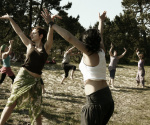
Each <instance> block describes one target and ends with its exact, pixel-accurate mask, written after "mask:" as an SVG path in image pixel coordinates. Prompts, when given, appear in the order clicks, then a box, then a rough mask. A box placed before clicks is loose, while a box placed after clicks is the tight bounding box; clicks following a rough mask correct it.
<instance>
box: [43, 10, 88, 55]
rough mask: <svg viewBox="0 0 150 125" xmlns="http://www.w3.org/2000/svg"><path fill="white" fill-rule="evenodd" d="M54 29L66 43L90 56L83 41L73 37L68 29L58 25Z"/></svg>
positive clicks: (53, 26) (54, 25)
mask: <svg viewBox="0 0 150 125" xmlns="http://www.w3.org/2000/svg"><path fill="white" fill-rule="evenodd" d="M49 15H50V13H49ZM43 18H44V17H43ZM51 21H52V20H51ZM52 28H53V29H54V30H55V31H56V32H57V33H58V34H59V35H60V36H62V37H63V38H64V39H65V40H66V41H68V42H69V43H71V44H72V45H74V46H75V47H76V48H78V49H79V50H80V51H82V52H83V53H85V54H87V55H89V52H88V51H87V49H86V47H85V45H84V44H83V43H82V42H81V41H79V40H78V39H77V38H76V37H75V36H73V35H72V34H71V33H70V32H69V31H67V30H66V29H64V28H62V27H60V26H58V25H56V24H53V25H52Z"/></svg>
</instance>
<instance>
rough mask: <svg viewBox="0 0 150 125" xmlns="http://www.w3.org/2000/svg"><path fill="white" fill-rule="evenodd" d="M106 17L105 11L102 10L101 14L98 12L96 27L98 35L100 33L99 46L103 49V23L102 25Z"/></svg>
mask: <svg viewBox="0 0 150 125" xmlns="http://www.w3.org/2000/svg"><path fill="white" fill-rule="evenodd" d="M105 18H106V11H104V12H103V14H102V15H100V13H99V26H98V29H99V31H100V35H101V41H100V45H101V48H102V49H103V50H104V51H105V47H104V42H103V32H104V30H103V25H104V23H103V22H104V20H105Z"/></svg>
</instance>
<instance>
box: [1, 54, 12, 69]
mask: <svg viewBox="0 0 150 125" xmlns="http://www.w3.org/2000/svg"><path fill="white" fill-rule="evenodd" d="M2 61H3V66H4V67H10V56H9V55H8V56H7V57H6V58H5V59H3V60H2Z"/></svg>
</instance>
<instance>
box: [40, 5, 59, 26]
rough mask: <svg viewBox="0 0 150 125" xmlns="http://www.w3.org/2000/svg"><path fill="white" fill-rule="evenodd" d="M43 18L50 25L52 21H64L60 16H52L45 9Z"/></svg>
mask: <svg viewBox="0 0 150 125" xmlns="http://www.w3.org/2000/svg"><path fill="white" fill-rule="evenodd" d="M41 16H42V17H43V18H44V20H45V22H46V23H47V24H48V23H49V22H50V21H54V19H55V18H59V19H62V18H61V17H60V16H58V15H51V13H49V12H48V10H47V9H45V8H43V11H42V14H41Z"/></svg>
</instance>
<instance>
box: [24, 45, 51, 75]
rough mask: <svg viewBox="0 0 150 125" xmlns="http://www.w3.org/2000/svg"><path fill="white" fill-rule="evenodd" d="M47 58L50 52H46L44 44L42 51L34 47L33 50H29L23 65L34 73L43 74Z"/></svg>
mask: <svg viewBox="0 0 150 125" xmlns="http://www.w3.org/2000/svg"><path fill="white" fill-rule="evenodd" d="M47 58H48V54H47V53H46V51H45V48H44V46H42V51H40V52H39V51H37V50H36V49H35V48H34V47H32V48H31V50H29V53H28V55H27V56H26V59H25V62H24V64H23V65H22V67H25V68H26V69H27V70H29V71H31V72H33V73H36V74H39V75H41V74H42V69H43V68H44V64H45V62H46V60H47Z"/></svg>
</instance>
